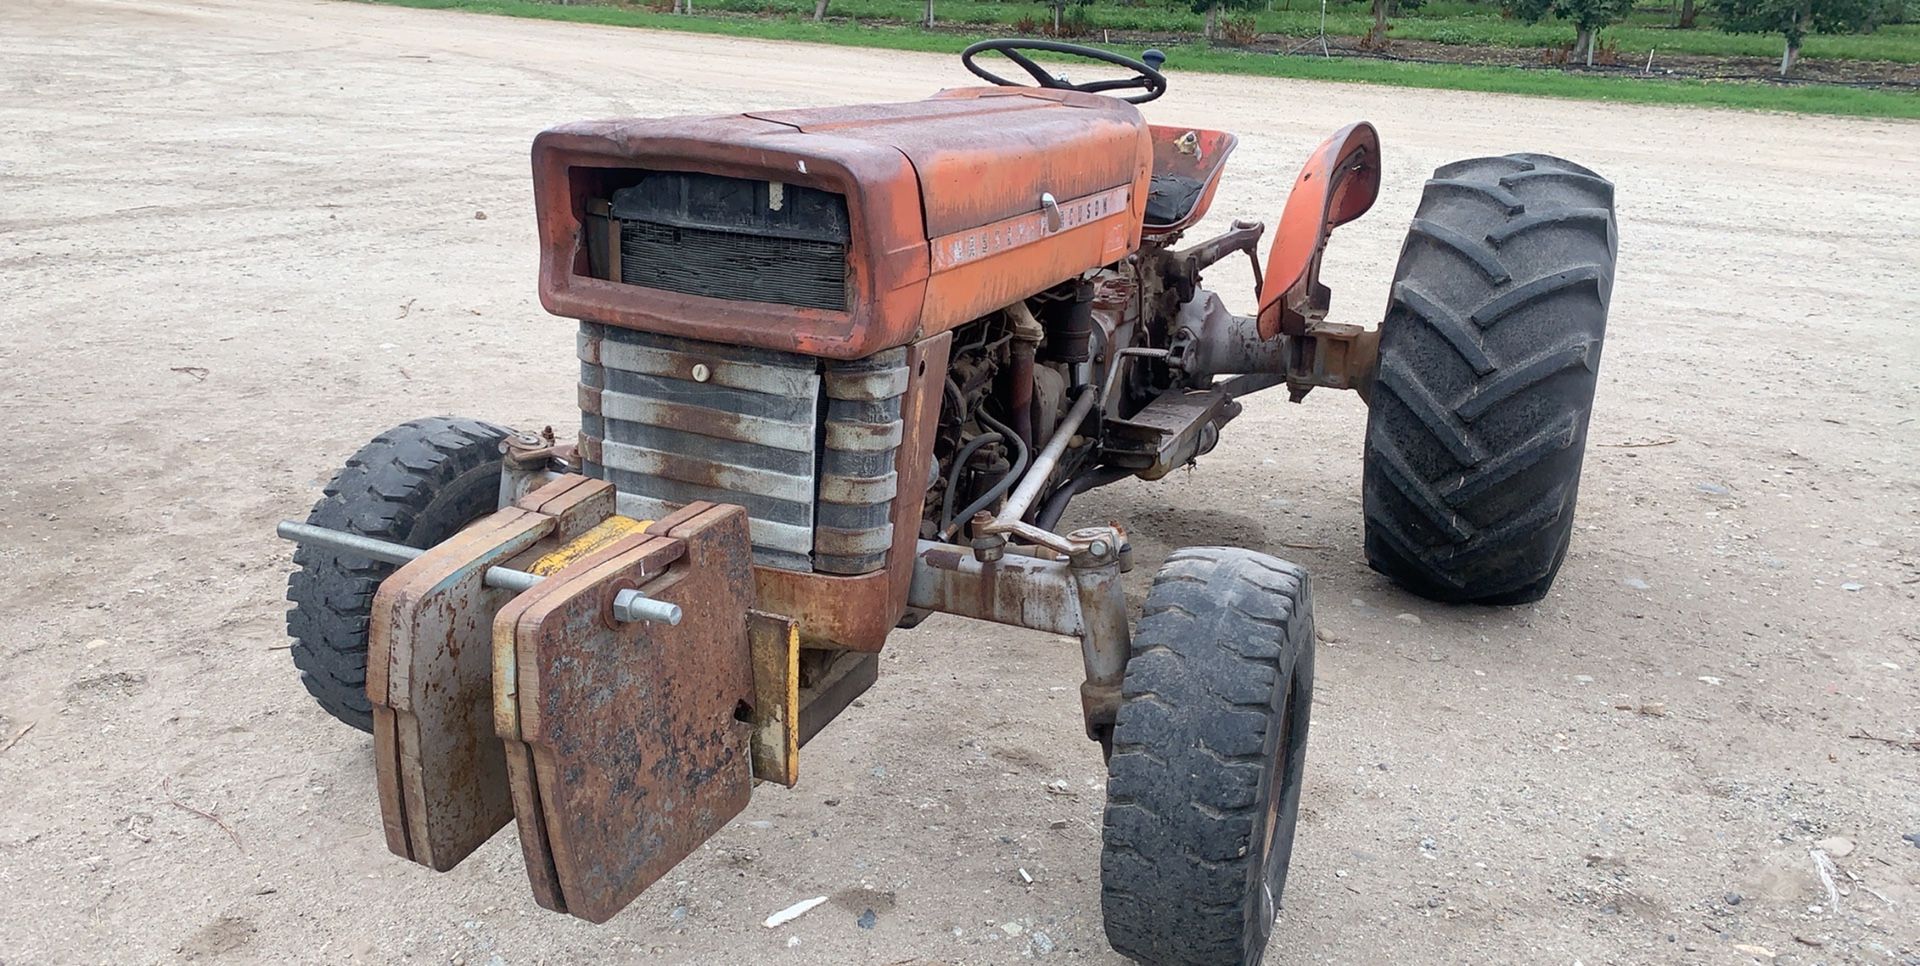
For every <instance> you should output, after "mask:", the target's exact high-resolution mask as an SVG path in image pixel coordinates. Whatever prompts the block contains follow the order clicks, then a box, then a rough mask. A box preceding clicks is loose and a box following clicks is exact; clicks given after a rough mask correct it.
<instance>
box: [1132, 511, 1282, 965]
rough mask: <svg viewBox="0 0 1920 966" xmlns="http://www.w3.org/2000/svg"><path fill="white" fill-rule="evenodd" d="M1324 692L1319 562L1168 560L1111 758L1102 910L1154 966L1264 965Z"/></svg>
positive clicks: (1141, 632)
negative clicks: (1304, 566)
mask: <svg viewBox="0 0 1920 966" xmlns="http://www.w3.org/2000/svg"><path fill="white" fill-rule="evenodd" d="M1312 701H1313V604H1312V598H1311V596H1310V591H1309V587H1308V583H1307V575H1306V572H1305V571H1303V570H1301V569H1300V568H1299V567H1296V566H1294V565H1293V564H1290V563H1287V562H1285V561H1281V560H1276V559H1274V558H1272V557H1269V556H1267V555H1265V554H1260V553H1254V552H1252V551H1249V550H1238V549H1232V548H1226V547H1197V548H1190V549H1186V550H1181V551H1179V552H1177V553H1175V554H1173V555H1172V556H1171V557H1168V558H1167V562H1166V565H1165V566H1164V567H1162V568H1161V570H1160V573H1159V574H1158V575H1156V576H1155V577H1154V581H1153V586H1152V588H1151V589H1150V590H1149V591H1148V592H1147V603H1146V610H1145V612H1144V613H1143V614H1142V616H1141V618H1140V624H1139V627H1138V629H1137V630H1136V631H1135V632H1134V635H1133V650H1132V653H1131V656H1130V657H1129V659H1128V662H1127V674H1126V680H1125V682H1124V683H1123V685H1122V688H1121V704H1120V712H1119V715H1118V718H1117V719H1116V721H1115V723H1114V733H1113V756H1112V758H1111V759H1110V760H1109V761H1108V777H1107V811H1106V827H1105V837H1104V848H1103V849H1102V851H1101V855H1100V886H1101V912H1102V914H1103V916H1104V918H1105V920H1106V930H1107V939H1108V941H1109V942H1111V943H1112V944H1113V948H1114V949H1116V950H1118V951H1119V952H1121V953H1122V954H1124V955H1126V956H1129V957H1131V958H1133V959H1135V960H1137V961H1139V962H1142V963H1150V964H1153V966H1253V964H1257V963H1259V962H1260V958H1261V956H1262V955H1263V954H1264V953H1265V951H1266V947H1267V939H1268V937H1269V936H1271V935H1272V932H1273V919H1274V915H1275V914H1276V912H1277V911H1278V909H1279V905H1280V897H1281V893H1282V892H1283V891H1284V890H1285V888H1286V882H1287V863H1288V862H1289V860H1290V859H1291V858H1292V855H1293V832H1294V824H1295V822H1296V820H1297V819H1298V817H1299V811H1300V781H1301V777H1302V774H1303V769H1304V768H1305V765H1306V754H1307V719H1308V711H1309V708H1310V706H1311V704H1312Z"/></svg>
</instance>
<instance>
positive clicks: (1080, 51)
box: [960, 40, 1167, 104]
mask: <svg viewBox="0 0 1920 966" xmlns="http://www.w3.org/2000/svg"><path fill="white" fill-rule="evenodd" d="M990 50H997V51H999V52H1000V53H1002V54H1005V55H1006V57H1007V59H1008V60H1010V61H1013V62H1014V63H1015V64H1017V65H1018V66H1019V67H1020V69H1021V70H1024V71H1026V72H1027V73H1029V74H1031V75H1033V79H1034V81H1036V82H1037V83H1038V84H1039V86H1041V87H1045V88H1049V89H1051V90H1056V91H1080V92H1082V93H1086V94H1106V93H1108V92H1111V91H1121V90H1127V89H1129V88H1135V87H1138V88H1144V89H1143V90H1142V91H1141V92H1140V93H1138V94H1128V95H1126V96H1125V97H1122V98H1121V100H1124V101H1126V102H1127V103H1129V104H1145V103H1146V102H1148V101H1150V100H1153V99H1154V98H1156V97H1159V96H1160V95H1161V94H1164V93H1166V92H1167V79H1166V78H1165V77H1164V76H1162V75H1161V73H1160V71H1159V70H1157V69H1156V68H1158V67H1159V66H1160V65H1161V64H1163V63H1165V62H1166V59H1167V57H1166V55H1165V54H1162V53H1160V52H1159V51H1157V50H1149V51H1147V52H1146V54H1145V57H1146V60H1145V61H1139V60H1134V59H1133V58H1131V57H1128V56H1125V55H1123V54H1116V53H1114V52H1112V51H1110V50H1101V49H1100V48H1098V47H1083V46H1081V45H1079V44H1063V43H1060V42H1059V41H1055V40H982V41H980V42H979V43H977V44H974V45H973V46H971V47H968V48H967V49H966V50H963V51H961V52H960V63H962V64H964V65H966V68H967V70H969V71H972V72H973V75H974V76H975V77H978V78H980V79H981V80H983V81H986V82H988V83H990V84H997V85H999V86H1001V87H1025V86H1027V85H1025V84H1019V83H1015V82H1013V81H1010V80H1007V79H1006V78H1004V77H1001V76H1000V75H998V74H995V73H993V72H992V71H989V70H987V69H986V68H984V67H982V66H980V65H979V64H976V63H974V62H973V55H975V54H982V53H986V52H987V51H990ZM1023 50H1043V51H1047V52H1048V53H1055V54H1071V55H1072V56H1075V57H1085V58H1087V59H1088V60H1097V61H1100V62H1102V63H1106V64H1113V65H1115V66H1117V67H1125V68H1126V69H1128V70H1130V71H1133V73H1134V76H1132V77H1125V78H1120V79H1118V80H1102V81H1088V82H1087V83H1084V84H1074V83H1070V82H1068V81H1067V80H1066V78H1064V77H1056V76H1054V75H1053V74H1050V73H1048V72H1047V69H1046V68H1045V67H1042V66H1040V65H1039V64H1036V63H1034V62H1033V58H1031V57H1028V56H1027V55H1026V54H1023V53H1021V51H1023ZM1116 96H1118V95H1116Z"/></svg>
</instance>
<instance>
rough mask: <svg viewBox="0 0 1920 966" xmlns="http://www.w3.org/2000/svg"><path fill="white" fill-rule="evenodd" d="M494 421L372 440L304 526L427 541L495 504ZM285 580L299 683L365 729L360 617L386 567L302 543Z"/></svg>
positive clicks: (445, 421) (420, 425)
mask: <svg viewBox="0 0 1920 966" xmlns="http://www.w3.org/2000/svg"><path fill="white" fill-rule="evenodd" d="M509 432H510V431H509V430H507V429H504V428H502V427H499V426H495V425H493V424H492V423H483V422H480V421H479V420H475V419H458V418H455V417H452V416H435V417H432V418H430V419H416V420H414V421H412V422H410V423H402V424H400V425H398V426H395V427H394V428H392V429H389V430H387V431H386V432H384V433H381V434H380V435H378V436H375V437H374V438H373V442H370V443H368V444H367V445H365V446H362V447H361V448H360V451H359V452H358V453H355V454H353V458H352V459H349V460H347V465H346V466H345V467H343V468H342V469H341V470H340V472H339V473H337V474H335V475H334V477H333V481H332V482H330V483H328V484H327V488H326V491H325V493H326V495H325V496H323V497H321V498H320V502H318V503H316V504H314V507H313V512H312V513H310V514H308V515H307V522H308V523H310V524H312V525H314V526H317V527H326V528H328V529H330V530H343V531H346V532H347V533H358V534H361V535H363V536H369V537H378V538H380V539H382V540H390V541H393V542H394V543H403V544H406V545H407V546H410V547H430V546H433V545H434V544H436V543H439V542H440V541H442V540H445V539H447V538H448V537H451V536H453V535H454V534H455V533H456V532H458V531H459V530H460V528H462V527H464V526H466V525H467V524H469V523H472V522H473V521H474V520H477V519H479V518H480V517H482V516H485V515H486V514H488V513H491V512H493V510H494V509H495V508H496V507H497V506H498V505H499V500H500V464H501V453H500V441H501V440H503V439H505V438H506V437H507V435H508V433H509ZM293 562H294V571H293V575H292V576H291V577H289V578H288V579H287V599H288V600H290V601H292V602H293V607H292V608H290V609H289V610H288V611H287V634H288V636H290V637H292V638H293V664H294V666H295V667H297V668H299V669H300V682H301V683H302V684H305V685H306V686H307V691H308V692H309V693H311V694H312V695H313V698H314V700H315V701H318V702H319V703H320V707H321V708H323V709H325V710H326V712H327V713H328V714H330V715H332V716H334V717H335V718H338V719H339V720H341V721H343V722H346V723H347V724H350V725H352V726H354V727H355V728H359V729H360V730H361V731H372V730H373V710H372V708H371V707H370V706H369V705H368V703H367V619H368V616H369V615H370V613H371V611H372V609H373V592H374V591H375V590H376V589H377V588H379V586H380V582H381V581H382V580H385V579H386V578H387V575H388V574H391V573H393V571H394V569H395V565H394V564H390V563H381V562H379V561H376V560H368V559H367V558H365V557H356V556H352V555H349V554H335V553H334V552H333V551H330V550H324V549H321V548H318V547H311V546H305V545H302V546H301V547H299V549H297V550H295V551H294V554H293Z"/></svg>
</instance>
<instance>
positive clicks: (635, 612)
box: [613, 588, 682, 625]
mask: <svg viewBox="0 0 1920 966" xmlns="http://www.w3.org/2000/svg"><path fill="white" fill-rule="evenodd" d="M681 616H682V615H681V613H680V606H679V605H678V604H669V603H667V602H666V601H664V600H654V599H653V598H651V597H648V596H647V595H645V594H643V593H641V592H639V591H637V590H634V589H632V588H628V589H626V590H623V591H621V592H619V593H617V594H615V595H613V617H614V619H615V620H620V621H626V622H627V623H634V622H637V621H647V622H650V623H654V624H672V625H678V624H679V623H680V618H681Z"/></svg>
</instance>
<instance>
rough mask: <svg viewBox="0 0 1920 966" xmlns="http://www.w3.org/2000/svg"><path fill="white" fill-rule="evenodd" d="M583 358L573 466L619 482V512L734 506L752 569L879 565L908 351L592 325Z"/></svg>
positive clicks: (656, 513)
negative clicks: (804, 349) (738, 340)
mask: <svg viewBox="0 0 1920 966" xmlns="http://www.w3.org/2000/svg"><path fill="white" fill-rule="evenodd" d="M580 360H581V364H580V456H581V461H582V463H583V465H582V467H581V468H582V470H583V471H584V472H586V473H587V475H589V476H595V477H598V478H601V479H604V480H607V481H609V482H611V483H612V484H613V485H614V487H615V488H616V489H617V490H618V491H619V501H618V502H619V506H620V512H622V513H624V514H627V515H628V516H635V517H640V518H643V519H658V518H659V517H661V516H664V515H666V514H667V513H670V512H672V511H674V510H676V509H679V508H680V507H682V506H685V505H686V504H688V503H691V502H693V501H695V500H713V501H715V502H718V503H736V504H739V505H741V506H743V507H745V508H746V510H747V515H748V518H749V522H748V527H749V529H750V530H751V532H752V536H753V550H754V562H755V563H758V564H761V565H763V566H771V567H780V568H783V569H787V570H804V571H821V572H825V573H835V574H863V573H871V572H873V571H875V570H878V569H880V568H881V567H883V566H885V565H886V558H887V553H888V551H889V549H890V548H891V547H892V543H893V523H892V519H891V517H892V509H893V500H894V496H895V493H896V491H897V480H896V474H895V470H894V462H895V458H896V457H897V455H898V452H899V448H900V441H901V434H902V430H903V427H904V425H905V424H904V422H903V421H902V418H901V401H902V398H903V395H904V393H905V392H906V386H907V366H906V350H905V349H889V350H887V351H885V352H881V353H877V354H875V355H873V356H869V357H868V358H865V359H860V360H856V361H853V362H837V361H831V360H821V359H815V358H812V357H810V356H802V355H794V354H790V353H784V352H771V351H767V350H763V349H749V348H745V347H741V346H728V345H717V344H713V343H707V342H696V341H693V340H690V339H679V338H674V337H671V336H663V335H655V334H652V333H647V332H638V331H634V330H631V329H622V328H617V327H613V326H605V325H599V324H596V323H591V322H586V323H582V324H581V327H580ZM696 375H704V376H705V378H704V379H699V378H696Z"/></svg>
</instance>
